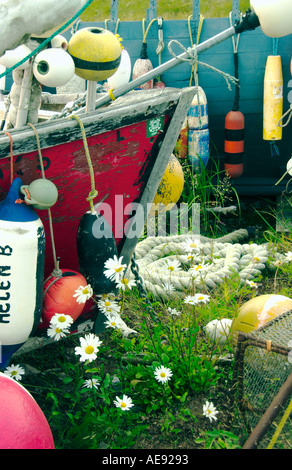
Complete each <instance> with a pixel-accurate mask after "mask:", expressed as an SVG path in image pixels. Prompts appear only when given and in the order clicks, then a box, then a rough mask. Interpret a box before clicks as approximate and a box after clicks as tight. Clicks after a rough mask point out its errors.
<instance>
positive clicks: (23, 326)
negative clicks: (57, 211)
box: [0, 178, 45, 369]
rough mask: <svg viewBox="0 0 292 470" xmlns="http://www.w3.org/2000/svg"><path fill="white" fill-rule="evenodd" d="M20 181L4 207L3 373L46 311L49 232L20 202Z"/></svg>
mask: <svg viewBox="0 0 292 470" xmlns="http://www.w3.org/2000/svg"><path fill="white" fill-rule="evenodd" d="M21 186H22V181H21V179H20V178H16V179H15V180H14V181H13V182H12V184H11V187H10V190H9V192H8V194H7V196H6V198H5V199H4V200H3V201H2V202H1V203H0V369H5V368H6V366H7V365H8V364H9V361H10V359H11V356H12V354H13V353H15V352H16V351H17V350H18V349H19V348H20V347H21V346H22V345H23V344H24V343H25V342H26V341H27V339H28V338H29V336H31V334H32V333H33V332H34V331H35V329H36V328H37V326H38V323H39V320H40V317H41V311H42V294H43V278H44V262H45V232H44V227H43V224H42V222H41V220H40V218H39V217H38V215H37V213H36V212H35V210H34V209H33V208H32V207H31V206H28V205H27V204H25V203H24V201H23V200H22V199H20V188H21Z"/></svg>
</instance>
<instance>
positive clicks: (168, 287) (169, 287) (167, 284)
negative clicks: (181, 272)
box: [163, 282, 175, 294]
mask: <svg viewBox="0 0 292 470" xmlns="http://www.w3.org/2000/svg"><path fill="white" fill-rule="evenodd" d="M163 289H164V290H165V292H166V293H167V294H171V293H172V292H175V288H174V286H173V285H172V284H171V283H170V282H165V283H163Z"/></svg>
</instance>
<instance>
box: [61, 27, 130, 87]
mask: <svg viewBox="0 0 292 470" xmlns="http://www.w3.org/2000/svg"><path fill="white" fill-rule="evenodd" d="M121 51H122V49H121V45H120V41H119V39H118V38H117V36H116V35H114V34H113V33H112V32H111V31H108V30H107V29H103V28H98V27H96V26H93V27H88V28H82V29H80V30H79V31H77V32H76V33H75V34H73V36H72V37H71V39H70V41H69V43H68V52H69V54H70V55H71V57H72V59H73V60H74V63H75V73H76V75H78V76H79V77H81V78H84V79H85V80H89V81H103V80H106V79H107V78H108V77H110V76H111V75H113V74H114V73H115V72H116V70H117V69H118V67H119V65H120V61H121Z"/></svg>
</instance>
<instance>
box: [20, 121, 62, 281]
mask: <svg viewBox="0 0 292 470" xmlns="http://www.w3.org/2000/svg"><path fill="white" fill-rule="evenodd" d="M27 125H28V126H30V127H31V128H32V130H33V132H34V134H35V137H36V142H37V148H38V155H39V161H40V166H41V173H42V178H43V179H45V178H46V176H45V169H44V162H43V156H42V149H41V144H40V138H39V135H38V132H37V130H36V128H35V126H34V125H33V124H31V123H30V122H28V123H27ZM48 217H49V226H50V234H51V243H52V252H53V260H54V265H55V269H54V271H53V275H54V276H56V277H60V276H61V275H62V271H61V270H60V268H59V259H58V258H57V255H56V248H55V238H54V230H53V219H52V213H51V209H50V208H49V209H48Z"/></svg>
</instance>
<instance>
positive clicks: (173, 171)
mask: <svg viewBox="0 0 292 470" xmlns="http://www.w3.org/2000/svg"><path fill="white" fill-rule="evenodd" d="M183 187H184V172H183V169H182V166H181V164H180V162H179V161H178V159H177V158H176V157H175V156H174V155H173V154H172V155H171V156H170V159H169V162H168V164H167V167H166V170H165V172H164V175H163V177H162V179H161V181H160V184H159V186H158V189H157V192H156V195H155V197H154V200H153V204H152V208H151V210H150V215H152V216H153V215H154V214H155V212H156V211H158V212H159V213H161V212H166V211H168V210H170V209H171V208H172V207H173V206H174V205H175V204H176V202H177V201H178V200H179V198H180V197H181V194H182V191H183Z"/></svg>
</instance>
